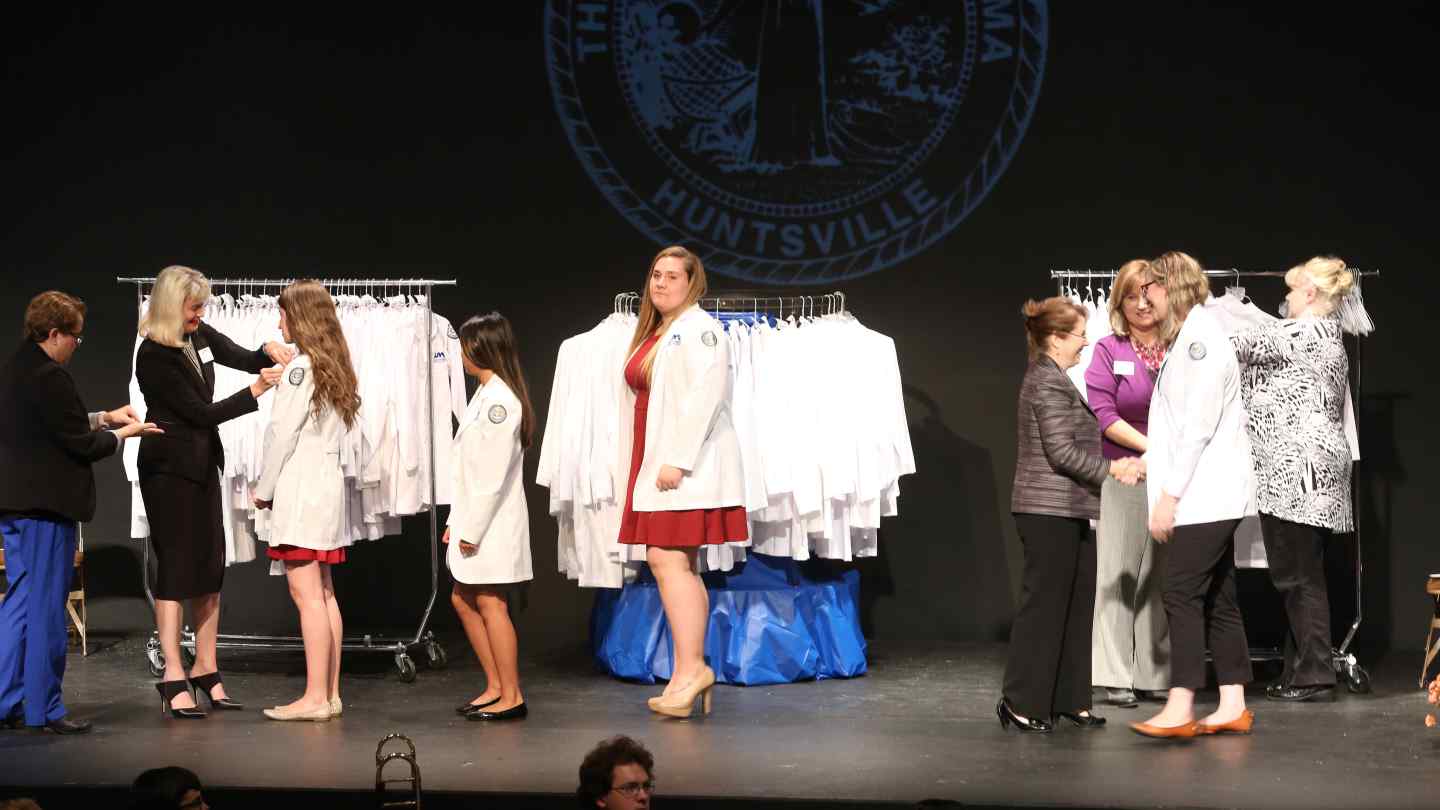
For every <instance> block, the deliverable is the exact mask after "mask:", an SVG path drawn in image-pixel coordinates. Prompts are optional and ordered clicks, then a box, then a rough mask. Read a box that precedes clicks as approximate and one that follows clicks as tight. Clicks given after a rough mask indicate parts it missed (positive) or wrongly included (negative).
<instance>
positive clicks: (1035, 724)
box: [995, 697, 1053, 734]
mask: <svg viewBox="0 0 1440 810" xmlns="http://www.w3.org/2000/svg"><path fill="white" fill-rule="evenodd" d="M995 713H996V714H997V715H999V716H1000V727H1001V728H1004V729H1008V728H1010V724H1011V723H1014V724H1015V728H1017V729H1019V730H1020V731H1023V732H1025V733H1027V734H1049V733H1050V731H1051V729H1052V728H1053V727H1052V726H1051V725H1050V724H1049V723H1047V722H1045V721H1044V720H1035V719H1030V720H1026V719H1024V718H1022V717H1020V715H1018V714H1016V713H1015V710H1014V709H1012V708H1010V704H1009V702H1007V701H1006V700H1005V698H1003V697H1002V698H1000V702H999V703H996V704H995Z"/></svg>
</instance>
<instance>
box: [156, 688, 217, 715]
mask: <svg viewBox="0 0 1440 810" xmlns="http://www.w3.org/2000/svg"><path fill="white" fill-rule="evenodd" d="M155 691H156V692H159V693H160V713H161V714H164V713H165V710H166V709H169V710H170V716H171V717H173V718H175V719H176V720H203V719H205V712H203V711H201V710H200V707H199V706H194V707H191V708H186V709H177V708H175V707H174V706H171V705H170V701H172V700H174V699H175V698H177V697H179V696H181V695H183V694H186V693H189V692H190V682H189V681H186V680H179V681H157V682H156V683H155ZM191 700H194V697H193V695H192V697H191Z"/></svg>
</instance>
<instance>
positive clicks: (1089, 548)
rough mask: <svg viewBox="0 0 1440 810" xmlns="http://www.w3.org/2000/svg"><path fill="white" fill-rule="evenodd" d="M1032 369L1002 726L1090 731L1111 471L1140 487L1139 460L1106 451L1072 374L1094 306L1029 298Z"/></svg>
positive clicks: (1023, 423) (1025, 407) (1015, 493)
mask: <svg viewBox="0 0 1440 810" xmlns="http://www.w3.org/2000/svg"><path fill="white" fill-rule="evenodd" d="M1024 314H1025V336H1026V342H1027V344H1028V346H1029V353H1030V367H1029V368H1028V369H1026V371H1025V379H1024V381H1023V382H1022V383H1021V385H1020V403H1019V413H1018V416H1017V425H1016V427H1017V428H1018V431H1017V434H1018V435H1017V445H1018V446H1017V449H1016V454H1015V479H1014V485H1013V489H1012V492H1011V497H1010V511H1011V512H1012V513H1013V514H1014V515H1015V528H1016V529H1018V530H1019V532H1020V542H1021V544H1022V545H1023V546H1024V548H1025V571H1024V574H1023V579H1022V584H1021V596H1020V607H1019V609H1018V610H1017V611H1016V613H1015V622H1014V624H1013V625H1011V628H1010V656H1009V661H1008V662H1007V663H1006V665H1005V685H1004V691H1003V692H1002V694H1001V697H1000V702H999V703H997V704H996V706H995V712H996V714H998V715H999V716H1000V725H1001V726H1003V727H1006V728H1008V727H1009V726H1010V725H1012V724H1013V725H1014V726H1015V727H1016V728H1018V729H1020V730H1021V731H1027V732H1034V733H1041V734H1043V733H1047V732H1049V731H1050V730H1051V728H1052V726H1051V722H1052V721H1051V718H1052V716H1059V717H1063V718H1065V719H1066V720H1068V721H1070V722H1071V723H1073V724H1075V725H1076V726H1079V727H1081V728H1098V727H1100V726H1102V725H1104V723H1105V720H1104V718H1101V717H1097V716H1095V715H1093V714H1091V713H1090V626H1091V619H1092V614H1093V612H1094V610H1095V544H1094V543H1093V542H1091V541H1090V539H1089V535H1090V523H1089V522H1090V521H1091V520H1093V519H1095V518H1096V517H1098V516H1099V514H1100V492H1099V490H1100V485H1101V483H1102V482H1104V480H1105V478H1106V476H1107V475H1113V476H1116V477H1118V478H1120V480H1122V481H1125V482H1127V483H1132V484H1133V483H1135V481H1136V480H1137V478H1138V476H1139V474H1140V465H1139V462H1138V461H1137V460H1136V459H1130V458H1127V459H1117V460H1114V461H1107V460H1106V459H1105V458H1104V457H1102V456H1101V455H1100V427H1099V423H1098V422H1097V421H1096V419H1095V414H1094V412H1092V411H1091V410H1090V408H1089V406H1087V405H1086V404H1085V401H1084V400H1083V399H1081V398H1080V392H1079V390H1077V389H1076V388H1075V386H1074V384H1072V383H1071V382H1070V379H1069V378H1068V377H1066V376H1065V371H1066V370H1067V369H1070V368H1073V367H1074V366H1075V365H1076V364H1077V363H1079V362H1080V352H1081V351H1082V350H1083V349H1084V348H1085V345H1086V343H1087V341H1086V339H1085V310H1083V309H1081V308H1080V307H1078V306H1076V305H1075V304H1072V303H1070V301H1068V300H1066V299H1065V298H1061V297H1059V296H1057V297H1054V298H1047V299H1045V300H1044V301H1033V300H1032V301H1027V302H1025V308H1024Z"/></svg>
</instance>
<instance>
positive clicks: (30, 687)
mask: <svg viewBox="0 0 1440 810" xmlns="http://www.w3.org/2000/svg"><path fill="white" fill-rule="evenodd" d="M0 534H3V535H4V539H5V575H6V578H7V579H8V580H9V582H10V587H9V590H7V591H6V592H5V601H4V602H0V718H3V717H9V716H10V714H11V713H12V712H14V711H15V707H16V705H17V704H19V703H20V702H21V701H22V700H23V701H24V702H25V725H27V726H43V725H45V724H46V723H49V722H51V721H54V720H59V719H60V718H62V717H64V716H65V704H64V703H63V702H62V701H61V699H60V680H61V679H62V678H64V677H65V600H66V598H67V597H68V596H69V593H70V579H71V576H72V575H73V574H74V571H75V524H74V523H73V522H69V521H67V522H64V523H59V522H56V521H53V520H45V519H43V518H15V517H4V518H0Z"/></svg>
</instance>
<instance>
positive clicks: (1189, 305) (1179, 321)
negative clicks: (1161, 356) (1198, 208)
mask: <svg viewBox="0 0 1440 810" xmlns="http://www.w3.org/2000/svg"><path fill="white" fill-rule="evenodd" d="M1145 275H1146V277H1147V278H1148V279H1149V280H1150V281H1153V282H1155V283H1156V284H1159V285H1160V286H1162V287H1164V288H1165V299H1166V301H1168V302H1169V303H1168V307H1167V308H1168V310H1169V311H1168V312H1166V313H1165V319H1164V320H1163V321H1161V322H1160V339H1161V340H1162V341H1164V343H1165V345H1167V346H1168V345H1170V344H1171V343H1174V342H1175V338H1176V337H1177V336H1178V335H1179V334H1180V327H1181V326H1184V325H1185V319H1186V318H1187V317H1189V315H1190V310H1192V309H1194V308H1195V307H1196V306H1197V305H1199V304H1203V303H1205V296H1207V295H1209V294H1210V279H1209V277H1207V276H1206V275H1205V270H1204V268H1202V267H1201V266H1200V262H1198V261H1195V259H1194V258H1193V257H1192V256H1190V255H1189V254H1188V253H1181V252H1180V251H1178V250H1172V251H1169V252H1168V253H1162V254H1160V255H1159V256H1157V257H1155V258H1153V259H1151V260H1150V266H1149V267H1147V268H1146V269H1145Z"/></svg>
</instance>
